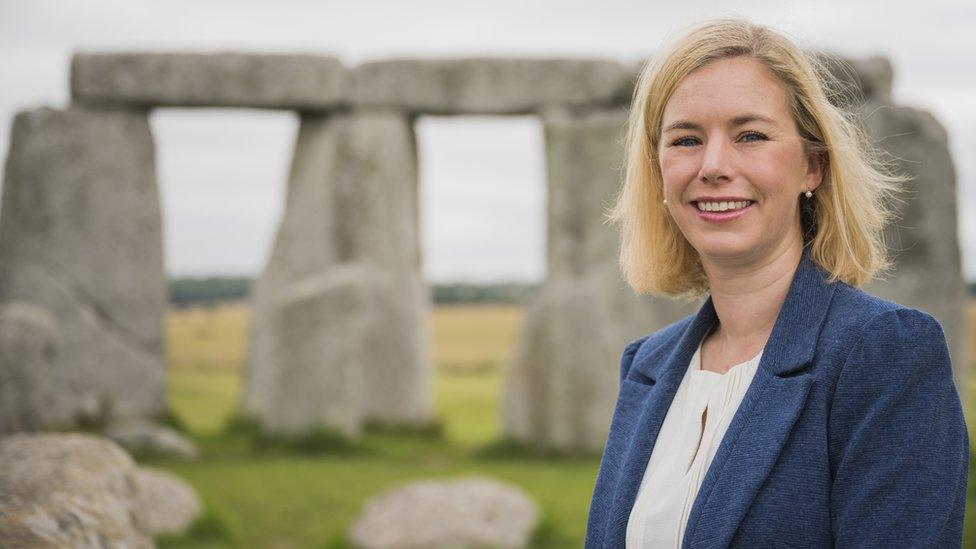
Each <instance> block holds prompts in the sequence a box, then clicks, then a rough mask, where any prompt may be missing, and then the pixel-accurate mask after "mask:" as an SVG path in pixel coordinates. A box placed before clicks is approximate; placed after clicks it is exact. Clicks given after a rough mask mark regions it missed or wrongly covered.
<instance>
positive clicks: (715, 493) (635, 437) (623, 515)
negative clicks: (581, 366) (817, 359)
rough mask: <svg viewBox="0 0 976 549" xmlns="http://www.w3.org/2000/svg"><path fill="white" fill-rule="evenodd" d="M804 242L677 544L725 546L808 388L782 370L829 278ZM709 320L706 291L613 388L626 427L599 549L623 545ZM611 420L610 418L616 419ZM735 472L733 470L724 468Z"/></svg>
mask: <svg viewBox="0 0 976 549" xmlns="http://www.w3.org/2000/svg"><path fill="white" fill-rule="evenodd" d="M809 254H810V252H809V248H808V247H804V250H803V256H802V257H801V259H800V263H799V265H798V266H797V270H796V272H795V274H794V277H793V281H792V283H791V285H790V290H789V293H788V294H787V297H786V300H785V301H784V303H783V307H782V308H781V309H780V313H779V316H778V317H777V320H776V323H775V325H774V327H773V331H772V333H771V334H770V337H769V340H768V341H767V343H766V347H765V348H764V351H763V356H762V358H761V359H760V362H759V367H758V369H757V371H756V374H755V377H754V378H753V381H752V383H751V384H750V386H749V389H748V390H747V391H746V394H745V395H744V396H743V399H742V402H741V404H740V405H739V408H738V410H737V411H736V414H735V416H733V419H732V422H731V423H730V424H729V427H728V430H727V431H726V433H725V436H724V437H723V439H722V442H721V444H720V445H719V447H718V449H717V450H716V454H715V456H714V458H713V459H712V463H711V464H710V465H709V469H708V471H707V472H706V474H705V478H704V479H703V481H702V485H701V488H700V490H699V491H698V495H697V497H696V499H695V503H694V505H693V507H692V509H691V514H690V516H689V519H688V524H687V528H686V530H685V536H684V543H683V545H682V546H683V547H684V548H688V547H696V548H697V547H711V546H716V547H719V546H720V547H725V546H727V545H728V543H729V541H730V540H731V538H732V535H733V534H734V533H735V530H736V528H737V527H738V524H739V522H740V521H741V520H742V518H743V517H744V516H745V512H746V510H747V509H748V505H749V504H750V503H751V501H752V499H753V496H754V495H755V493H756V491H757V490H758V489H759V486H760V485H761V484H762V482H763V480H764V479H765V478H766V476H767V475H768V474H769V471H770V470H771V468H772V465H773V463H774V462H775V460H776V457H777V456H778V455H779V452H780V450H781V449H782V447H783V444H784V443H785V442H786V439H787V436H788V435H789V432H790V430H791V429H792V426H793V423H794V422H795V420H796V418H797V417H798V416H799V414H800V411H801V410H802V409H803V405H804V404H805V402H806V396H807V393H808V392H809V389H810V385H811V382H812V377H811V376H810V375H790V374H791V373H794V372H797V371H798V370H801V369H802V368H803V367H804V366H806V365H808V364H809V363H810V361H811V360H812V358H813V351H814V347H815V344H816V341H817V337H818V335H819V333H820V326H821V324H822V322H823V319H824V316H825V315H826V312H827V307H828V304H829V301H830V297H831V296H832V295H833V290H834V285H833V284H826V283H825V281H824V276H825V273H824V272H823V271H822V270H821V269H820V268H819V267H818V266H817V265H816V264H814V263H813V262H812V261H811V259H810V257H809ZM717 321H718V316H717V314H716V313H715V307H714V305H713V304H712V298H711V296H709V297H708V298H707V299H706V301H705V302H704V304H703V305H702V306H701V308H700V309H699V310H698V312H697V313H696V314H695V316H694V317H693V318H692V320H691V322H690V323H689V324H688V325H687V326H686V327H685V329H684V331H683V332H682V334H681V336H680V339H679V340H678V343H677V344H676V345H674V346H666V347H668V349H666V350H661V349H648V350H646V351H644V350H643V349H638V351H637V354H636V355H635V356H634V360H633V363H632V365H631V369H630V371H629V373H628V375H627V378H626V379H625V380H624V381H623V385H622V386H621V388H620V401H621V404H620V405H619V406H618V413H620V412H621V411H623V410H629V415H624V416H623V417H622V418H621V419H620V422H621V425H615V426H614V427H615V428H625V429H627V431H628V432H630V433H631V436H630V438H629V440H628V441H626V443H625V444H624V445H623V446H622V456H621V465H620V467H621V472H620V475H618V476H617V481H616V486H615V489H614V490H613V491H612V493H613V494H614V498H613V501H612V502H611V504H610V506H611V507H610V513H609V514H608V522H607V530H606V532H605V536H604V538H603V539H604V546H605V547H624V545H625V539H626V533H627V521H628V519H629V518H630V512H631V509H632V508H633V505H634V500H635V499H636V497H637V491H638V488H639V487H640V483H641V479H642V478H643V476H644V470H645V469H646V467H647V463H648V460H649V459H650V456H651V452H652V451H653V448H654V444H655V442H656V440H657V436H658V433H659V432H660V430H661V425H662V424H663V423H664V418H665V416H666V415H667V412H668V409H669V408H670V406H671V402H672V401H673V400H674V396H675V394H676V393H677V391H678V386H679V385H680V383H681V380H682V378H683V377H684V374H685V371H686V370H687V369H688V365H689V363H690V362H691V357H692V356H693V355H694V353H695V350H696V349H697V348H698V344H699V343H700V342H701V340H702V339H703V338H704V337H705V334H706V333H707V332H708V331H709V330H710V329H711V327H712V326H713V324H714V323H716V322H717ZM615 421H617V420H615ZM727 469H734V470H735V471H734V474H731V473H728V472H723V471H726V470H727Z"/></svg>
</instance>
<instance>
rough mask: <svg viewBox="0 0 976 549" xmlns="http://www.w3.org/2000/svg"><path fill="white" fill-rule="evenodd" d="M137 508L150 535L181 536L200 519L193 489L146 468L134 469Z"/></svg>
mask: <svg viewBox="0 0 976 549" xmlns="http://www.w3.org/2000/svg"><path fill="white" fill-rule="evenodd" d="M135 482H136V486H137V491H138V497H137V500H136V501H137V505H138V506H139V507H140V509H141V512H142V513H144V515H145V516H146V519H147V521H148V524H147V528H148V530H149V532H151V533H152V535H153V536H159V535H175V534H183V533H185V532H186V531H187V530H188V529H189V528H190V526H191V525H192V524H193V522H194V521H195V520H196V519H197V518H199V517H200V513H201V512H202V510H203V509H202V505H201V503H200V497H199V496H198V495H197V493H196V491H194V490H193V488H192V487H191V486H190V485H189V484H187V483H186V482H184V481H183V480H182V479H180V478H179V477H177V476H175V475H173V474H172V473H168V472H166V471H162V470H159V469H153V468H150V467H139V468H137V469H136V474H135Z"/></svg>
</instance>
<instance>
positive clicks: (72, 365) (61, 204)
mask: <svg viewBox="0 0 976 549" xmlns="http://www.w3.org/2000/svg"><path fill="white" fill-rule="evenodd" d="M2 201H3V203H2V209H0V303H2V302H9V301H17V302H22V303H27V304H32V305H35V306H37V307H39V308H42V309H44V310H46V311H49V312H50V314H51V315H52V316H53V317H54V318H55V319H56V324H57V330H58V333H59V340H60V343H59V347H58V353H57V355H56V356H55V358H54V359H53V360H54V363H53V364H52V365H51V368H50V370H49V371H50V374H51V377H50V379H49V380H47V383H46V388H45V393H46V394H45V395H43V400H44V401H45V402H46V403H47V404H46V405H45V409H44V410H41V411H40V415H41V417H40V418H39V419H38V421H37V422H36V425H37V426H44V427H53V426H59V427H60V426H71V425H75V424H77V422H79V421H92V420H95V421H104V420H106V419H109V418H115V417H131V416H142V417H147V416H158V415H161V414H162V413H163V412H164V410H165V407H166V364H165V360H164V347H163V312H164V302H165V296H166V287H165V280H164V276H163V250H162V233H161V222H160V210H159V196H158V190H157V187H156V178H155V153H154V150H153V140H152V136H151V135H150V130H149V123H148V121H147V119H146V115H145V113H143V112H135V111H114V110H86V109H75V108H72V109H67V110H53V109H48V108H41V109H37V110H32V111H26V112H22V113H20V114H18V115H17V117H16V118H15V120H14V125H13V135H12V138H11V145H10V153H9V156H8V158H7V165H6V177H5V182H4V189H3V197H2Z"/></svg>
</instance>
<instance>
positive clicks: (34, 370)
mask: <svg viewBox="0 0 976 549" xmlns="http://www.w3.org/2000/svg"><path fill="white" fill-rule="evenodd" d="M58 346H59V344H58V326H57V320H56V319H55V318H54V316H53V315H52V314H51V313H50V312H48V311H47V310H45V309H43V308H41V307H38V306H36V305H32V304H30V303H19V302H15V301H8V302H5V303H2V304H0V436H2V435H4V434H8V433H15V432H17V431H32V430H36V429H40V428H42V427H43V426H44V417H45V414H46V413H47V411H48V410H49V409H50V408H51V407H52V406H54V405H55V403H53V402H51V401H52V399H53V398H54V397H55V391H53V390H51V388H50V383H51V382H52V380H54V379H55V378H56V377H57V373H56V372H57V371H56V370H55V366H56V362H57V353H58Z"/></svg>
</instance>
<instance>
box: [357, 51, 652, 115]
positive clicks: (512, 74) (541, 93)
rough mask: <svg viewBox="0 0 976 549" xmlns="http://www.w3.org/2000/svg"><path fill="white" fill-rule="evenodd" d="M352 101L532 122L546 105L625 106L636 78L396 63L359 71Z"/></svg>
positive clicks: (536, 67) (550, 67) (606, 68)
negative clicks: (521, 116)
mask: <svg viewBox="0 0 976 549" xmlns="http://www.w3.org/2000/svg"><path fill="white" fill-rule="evenodd" d="M353 80H354V82H355V85H354V89H355V92H354V96H353V101H354V103H355V104H356V105H357V106H360V107H392V108H397V109H404V110H407V111H411V112H414V113H427V114H526V113H531V112H536V111H538V110H539V109H540V108H542V107H543V106H546V105H565V106H573V105H575V106H581V105H582V106H599V105H612V104H624V103H627V102H628V100H629V99H630V94H631V93H632V90H633V81H632V80H631V75H630V74H629V72H628V71H627V69H625V68H624V67H623V66H622V65H621V64H619V63H617V62H615V61H606V60H590V59H513V58H508V59H506V58H461V59H391V60H383V61H370V62H366V63H363V64H361V65H359V66H357V67H355V68H354V69H353Z"/></svg>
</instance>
